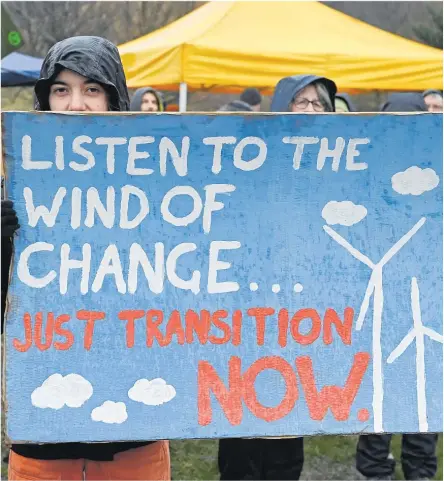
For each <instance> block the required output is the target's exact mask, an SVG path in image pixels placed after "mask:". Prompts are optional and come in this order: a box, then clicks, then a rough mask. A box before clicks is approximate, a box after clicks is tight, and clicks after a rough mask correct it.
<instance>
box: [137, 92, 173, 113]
mask: <svg viewBox="0 0 444 481" xmlns="http://www.w3.org/2000/svg"><path fill="white" fill-rule="evenodd" d="M148 92H150V93H152V94H153V95H154V96H155V97H156V99H157V103H158V104H159V112H163V111H164V110H165V102H164V100H163V96H162V94H161V93H160V92H158V91H157V90H155V89H153V88H152V87H144V88H141V89H137V90H136V91H135V93H134V95H133V98H132V99H131V105H130V110H131V112H140V107H141V106H142V98H143V96H144V95H145V94H146V93H148Z"/></svg>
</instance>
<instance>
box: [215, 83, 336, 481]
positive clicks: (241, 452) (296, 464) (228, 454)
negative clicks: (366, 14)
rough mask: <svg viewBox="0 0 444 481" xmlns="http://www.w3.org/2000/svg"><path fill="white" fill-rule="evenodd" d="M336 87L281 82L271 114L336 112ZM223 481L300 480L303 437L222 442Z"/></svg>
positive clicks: (220, 458)
mask: <svg viewBox="0 0 444 481" xmlns="http://www.w3.org/2000/svg"><path fill="white" fill-rule="evenodd" d="M336 91H337V89H336V84H335V83H334V82H333V81H332V80H330V79H327V78H324V77H318V76H316V75H295V76H293V77H286V78H283V79H281V80H280V81H279V83H278V84H277V86H276V89H275V91H274V96H273V100H272V103H271V111H272V112H294V113H316V112H334V111H335V94H336ZM218 461H219V471H220V479H221V480H234V479H276V480H277V479H279V480H284V479H291V480H296V479H299V477H300V475H301V472H302V467H303V465H304V444H303V438H302V437H297V438H280V439H279V438H277V439H221V440H220V441H219V456H218Z"/></svg>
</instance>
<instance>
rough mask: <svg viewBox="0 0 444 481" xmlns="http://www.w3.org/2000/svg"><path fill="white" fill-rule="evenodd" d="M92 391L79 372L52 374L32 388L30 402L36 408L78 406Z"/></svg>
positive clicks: (89, 384)
mask: <svg viewBox="0 0 444 481" xmlns="http://www.w3.org/2000/svg"><path fill="white" fill-rule="evenodd" d="M92 393H93V387H92V385H91V383H90V382H89V381H87V380H86V379H85V378H84V377H82V376H80V375H79V374H68V375H67V376H62V375H61V374H58V373H57V374H52V375H51V376H49V377H48V379H46V381H44V382H43V384H42V385H41V386H40V387H38V388H36V389H34V391H33V393H32V394H31V402H32V404H33V406H35V407H37V408H42V409H45V408H50V409H61V408H62V407H63V406H65V405H66V406H68V407H69V408H79V407H80V406H82V404H84V403H85V402H86V401H87V400H88V399H89V398H90V397H91V396H92Z"/></svg>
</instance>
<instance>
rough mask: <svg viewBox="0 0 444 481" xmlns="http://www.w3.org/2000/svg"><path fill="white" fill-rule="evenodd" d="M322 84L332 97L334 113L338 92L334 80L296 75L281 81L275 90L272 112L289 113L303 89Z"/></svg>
mask: <svg viewBox="0 0 444 481" xmlns="http://www.w3.org/2000/svg"><path fill="white" fill-rule="evenodd" d="M316 81H318V82H322V83H323V84H324V85H325V87H326V88H327V91H328V93H329V95H330V99H331V104H332V105H333V111H334V108H335V95H336V92H337V88H336V84H335V83H334V82H333V80H330V79H328V78H325V77H319V76H317V75H294V76H293V77H285V78H283V79H281V80H279V82H278V84H277V85H276V88H275V89H274V94H273V100H272V101H271V111H272V112H288V106H289V104H290V102H291V101H292V100H293V99H294V96H295V95H296V94H297V93H298V92H300V91H301V90H302V89H304V88H305V87H307V85H310V84H311V83H313V82H316Z"/></svg>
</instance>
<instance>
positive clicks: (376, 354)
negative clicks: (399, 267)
mask: <svg viewBox="0 0 444 481" xmlns="http://www.w3.org/2000/svg"><path fill="white" fill-rule="evenodd" d="M425 221H426V218H425V217H422V218H421V219H420V220H419V221H418V222H417V223H416V224H415V225H414V226H413V227H412V228H411V229H410V230H409V231H408V232H407V233H406V234H405V235H404V236H403V237H401V239H399V240H398V242H396V244H394V245H393V246H392V247H391V248H390V249H389V250H388V251H387V252H386V253H385V254H384V256H383V257H382V259H381V260H380V261H379V262H377V263H374V262H372V261H371V260H370V259H369V258H368V257H367V256H365V255H364V254H362V252H360V251H358V250H357V249H355V248H354V247H353V246H352V245H351V244H350V243H349V242H348V241H346V240H345V239H344V238H343V237H342V236H341V235H339V234H338V233H337V232H336V231H335V230H333V229H332V228H331V227H329V226H328V225H324V227H323V228H324V231H325V232H326V233H327V234H328V235H329V236H330V237H331V238H332V239H333V240H334V241H336V242H337V243H338V244H339V245H341V246H342V247H344V249H345V250H346V251H347V252H349V253H350V254H351V255H352V256H353V257H354V258H355V259H357V260H358V261H360V262H362V263H363V264H365V265H366V266H367V267H369V268H370V269H371V270H372V274H371V276H370V279H369V282H368V285H367V289H366V291H365V295H364V299H363V301H362V304H361V309H360V311H359V316H358V320H357V322H356V329H357V330H358V331H360V330H361V328H362V325H363V323H364V319H365V316H366V314H367V311H368V308H369V305H370V299H371V297H372V296H373V334H372V351H373V353H372V358H373V401H372V406H373V420H374V421H373V422H374V431H375V432H376V433H382V432H384V429H383V424H382V413H383V399H384V393H383V389H384V385H383V376H382V349H381V331H382V311H383V307H384V291H383V283H382V270H383V267H384V266H385V265H386V264H387V263H388V262H389V261H390V259H392V258H393V257H394V256H395V255H396V254H397V253H398V252H399V251H400V250H401V249H402V248H403V247H404V246H405V245H406V244H407V242H408V241H409V240H410V239H411V238H412V237H413V236H414V235H415V234H416V233H417V232H418V230H419V229H420V228H421V227H422V226H423V225H424V223H425Z"/></svg>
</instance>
